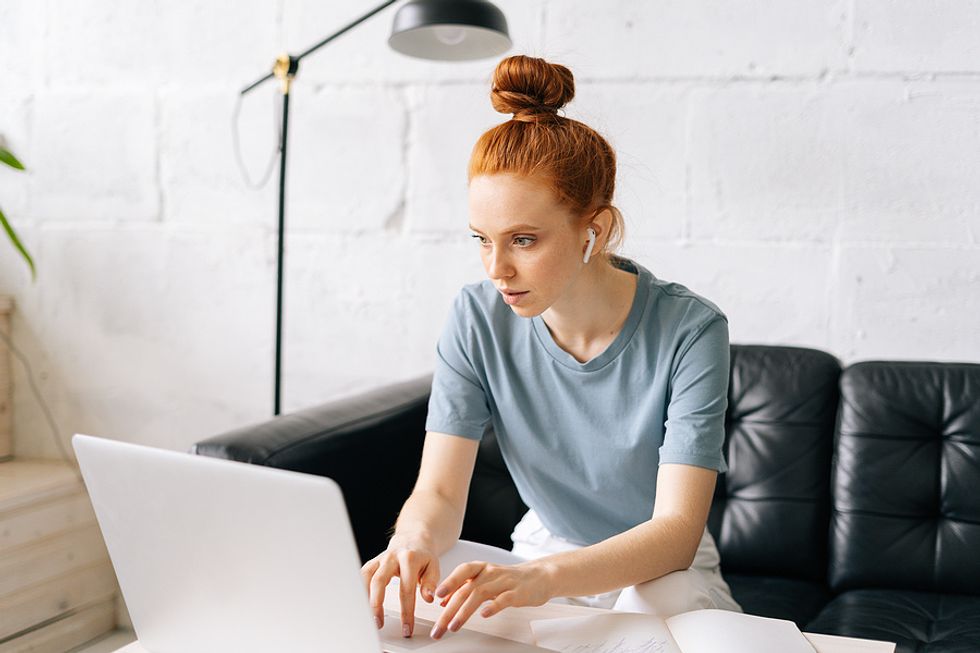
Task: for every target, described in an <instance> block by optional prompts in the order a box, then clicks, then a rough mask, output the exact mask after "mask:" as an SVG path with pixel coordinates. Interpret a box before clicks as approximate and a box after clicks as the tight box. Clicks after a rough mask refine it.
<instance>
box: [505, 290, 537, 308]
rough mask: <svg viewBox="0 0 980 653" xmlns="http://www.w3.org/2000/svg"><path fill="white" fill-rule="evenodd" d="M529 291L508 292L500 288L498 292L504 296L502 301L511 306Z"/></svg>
mask: <svg viewBox="0 0 980 653" xmlns="http://www.w3.org/2000/svg"><path fill="white" fill-rule="evenodd" d="M529 292H530V291H529V290H525V291H524V292H510V291H507V290H501V291H500V294H501V295H503V296H504V303H506V304H507V305H508V306H513V305H514V304H517V303H518V302H520V301H521V299H522V298H523V297H524V295H526V294H528V293H529Z"/></svg>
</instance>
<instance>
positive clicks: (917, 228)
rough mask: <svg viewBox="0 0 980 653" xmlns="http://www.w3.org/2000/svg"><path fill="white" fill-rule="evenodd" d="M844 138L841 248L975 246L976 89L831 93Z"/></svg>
mask: <svg viewBox="0 0 980 653" xmlns="http://www.w3.org/2000/svg"><path fill="white" fill-rule="evenodd" d="M836 96H837V97H836V102H837V103H838V104H839V105H840V107H841V109H840V111H839V112H838V113H839V115H840V116H841V126H842V129H843V131H844V133H845V134H847V146H846V156H845V159H844V171H845V174H844V176H843V180H844V199H845V214H844V218H843V220H842V224H841V232H840V237H841V239H842V240H843V241H845V242H853V241H861V242H868V241H873V242H883V241H887V242H920V243H925V242H936V243H938V242H943V243H971V242H972V243H974V244H976V243H978V242H980V218H978V214H980V187H978V185H977V183H976V181H977V179H978V178H980V84H976V83H970V82H914V83H908V84H903V83H900V82H891V81H879V82H870V81H869V82H863V83H848V84H843V85H841V87H840V88H839V89H837V91H836Z"/></svg>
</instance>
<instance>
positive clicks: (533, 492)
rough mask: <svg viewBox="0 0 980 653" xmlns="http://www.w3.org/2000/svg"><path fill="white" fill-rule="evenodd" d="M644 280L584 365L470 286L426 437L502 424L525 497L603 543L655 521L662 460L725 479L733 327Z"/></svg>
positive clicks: (450, 332) (696, 299) (560, 529)
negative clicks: (617, 326) (605, 342)
mask: <svg viewBox="0 0 980 653" xmlns="http://www.w3.org/2000/svg"><path fill="white" fill-rule="evenodd" d="M614 262H615V263H616V265H617V266H618V267H620V268H622V269H625V270H627V271H629V272H632V273H634V274H638V275H639V276H638V279H637V285H636V295H635V296H634V298H633V305H632V308H631V309H630V312H629V315H628V317H627V318H626V322H625V324H624V325H623V328H622V330H621V331H620V332H619V334H618V335H617V336H616V338H615V340H613V342H612V343H611V344H610V345H609V346H608V347H607V348H606V350H605V351H603V352H602V353H601V354H599V355H598V356H596V357H595V358H593V359H591V360H589V361H587V362H585V363H580V362H578V361H577V360H576V359H575V358H574V357H573V356H572V355H571V354H569V353H568V352H566V351H564V350H563V349H561V348H560V347H559V346H558V345H557V344H556V343H555V341H554V338H552V336H551V332H550V331H549V329H548V326H547V325H546V324H545V322H544V320H542V318H541V316H540V315H538V316H536V317H532V318H524V317H520V316H518V315H517V314H515V313H514V312H513V311H512V310H511V309H510V307H509V306H507V305H506V304H505V303H504V301H503V298H502V296H501V295H500V293H499V292H498V291H497V289H496V288H495V287H494V285H493V283H492V282H491V281H489V280H485V281H482V282H478V283H472V284H468V285H466V286H464V287H463V288H462V290H460V292H459V294H458V295H457V297H456V299H455V301H454V302H453V305H452V309H451V311H450V315H449V319H448V320H447V321H446V326H445V329H444V330H443V333H442V335H441V337H440V339H439V342H438V345H437V346H436V354H437V355H436V368H435V373H434V376H433V381H432V394H431V396H430V397H429V412H428V417H427V418H426V423H425V428H426V430H427V431H437V432H440V433H448V434H452V435H458V436H462V437H465V438H471V439H474V440H478V439H480V438H482V437H483V434H484V433H485V432H486V430H487V429H488V428H490V427H492V428H493V430H494V432H495V433H496V435H497V439H498V442H499V444H500V451H501V453H502V454H503V458H504V461H505V462H506V464H507V468H508V470H509V471H510V473H511V476H512V477H513V478H514V482H515V484H516V485H517V489H518V491H519V492H520V495H521V498H522V499H523V500H524V503H526V504H527V505H528V506H529V507H530V508H532V509H533V510H534V511H535V512H536V513H537V514H538V516H539V517H540V518H541V522H542V523H543V524H544V525H545V526H546V527H547V528H548V530H550V531H551V532H552V533H554V534H555V535H558V536H559V537H563V538H565V539H567V540H569V541H571V542H575V543H577V544H582V545H587V544H594V543H596V542H599V541H601V540H604V539H607V538H609V537H612V536H613V535H616V534H618V533H621V532H623V531H625V530H628V529H630V528H632V527H633V526H636V525H637V524H640V523H642V522H644V521H647V520H649V519H650V517H651V516H652V515H653V503H654V496H655V494H656V487H657V470H658V465H659V464H661V463H683V464H687V465H697V466H699V467H707V468H710V469H715V470H718V471H721V472H723V471H726V469H727V467H726V465H725V460H724V457H723V455H722V444H723V442H724V437H725V427H724V419H725V409H726V408H727V406H728V367H729V344H728V321H727V318H726V317H725V315H724V314H723V313H722V312H721V311H720V310H719V309H718V307H716V306H715V305H714V304H712V303H711V302H709V301H707V300H706V299H704V298H702V297H700V296H698V295H696V294H695V293H693V292H691V291H690V290H688V289H687V288H685V287H684V286H681V285H679V284H676V283H670V282H666V281H661V280H660V279H657V278H656V277H654V276H653V274H651V273H650V271H649V270H647V269H646V268H645V267H643V266H641V265H639V264H637V263H636V262H634V261H631V260H629V259H625V258H621V257H617V258H615V259H614Z"/></svg>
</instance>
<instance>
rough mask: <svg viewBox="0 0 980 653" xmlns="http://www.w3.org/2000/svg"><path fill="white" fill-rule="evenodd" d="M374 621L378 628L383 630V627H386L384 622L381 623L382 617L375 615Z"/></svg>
mask: <svg viewBox="0 0 980 653" xmlns="http://www.w3.org/2000/svg"><path fill="white" fill-rule="evenodd" d="M374 623H375V624H377V626H378V630H381V629H382V628H384V624H383V623H381V617H375V618H374Z"/></svg>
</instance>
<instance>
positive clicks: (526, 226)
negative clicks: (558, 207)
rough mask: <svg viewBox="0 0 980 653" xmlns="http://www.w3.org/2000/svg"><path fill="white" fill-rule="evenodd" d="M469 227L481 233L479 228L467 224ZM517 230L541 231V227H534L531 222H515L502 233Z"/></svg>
mask: <svg viewBox="0 0 980 653" xmlns="http://www.w3.org/2000/svg"><path fill="white" fill-rule="evenodd" d="M469 227H470V229H472V230H473V231H475V232H477V233H478V234H482V233H483V232H482V231H480V230H479V229H477V228H476V227H474V226H473V225H469ZM518 231H541V227H535V226H534V225H533V224H515V225H512V226H511V228H510V229H508V230H507V231H504V232H503V233H505V234H513V233H517V232H518Z"/></svg>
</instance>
